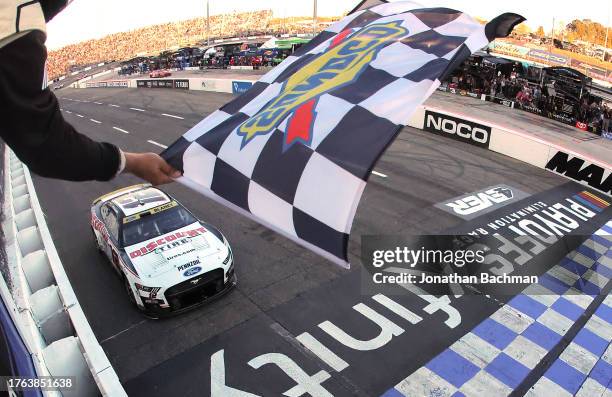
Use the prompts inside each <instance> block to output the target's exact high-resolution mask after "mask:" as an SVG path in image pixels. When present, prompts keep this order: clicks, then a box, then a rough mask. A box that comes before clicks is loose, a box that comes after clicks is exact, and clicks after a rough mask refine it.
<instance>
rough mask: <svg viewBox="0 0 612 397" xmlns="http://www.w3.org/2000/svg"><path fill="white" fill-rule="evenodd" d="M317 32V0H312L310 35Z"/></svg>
mask: <svg viewBox="0 0 612 397" xmlns="http://www.w3.org/2000/svg"><path fill="white" fill-rule="evenodd" d="M316 34H317V0H312V35H313V36H316Z"/></svg>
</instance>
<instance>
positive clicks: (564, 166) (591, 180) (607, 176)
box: [546, 151, 612, 195]
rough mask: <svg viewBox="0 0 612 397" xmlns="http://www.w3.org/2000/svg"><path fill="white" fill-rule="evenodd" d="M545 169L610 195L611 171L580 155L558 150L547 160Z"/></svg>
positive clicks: (611, 187) (611, 193) (611, 190)
mask: <svg viewBox="0 0 612 397" xmlns="http://www.w3.org/2000/svg"><path fill="white" fill-rule="evenodd" d="M546 169H547V170H550V171H553V172H556V173H557V174H560V175H563V176H566V177H568V178H571V179H573V180H575V181H578V182H580V183H582V184H585V185H589V186H590V187H592V188H593V189H597V190H599V191H600V192H603V193H606V194H609V195H612V173H611V172H610V171H609V170H605V169H603V168H602V167H600V166H598V165H597V164H593V163H590V162H588V161H585V160H583V159H581V158H580V157H572V156H570V155H569V154H567V153H565V152H561V151H558V152H557V153H555V155H554V156H553V157H552V158H551V159H550V160H548V163H547V164H546Z"/></svg>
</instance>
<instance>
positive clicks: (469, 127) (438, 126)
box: [423, 110, 491, 149]
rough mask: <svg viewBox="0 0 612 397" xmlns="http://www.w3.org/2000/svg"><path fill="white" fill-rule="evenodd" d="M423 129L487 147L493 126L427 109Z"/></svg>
mask: <svg viewBox="0 0 612 397" xmlns="http://www.w3.org/2000/svg"><path fill="white" fill-rule="evenodd" d="M423 129H424V130H425V131H429V132H433V133H435V134H438V135H443V136H448V137H450V138H453V139H456V140H458V141H462V142H467V143H471V144H472V145H476V146H480V147H483V148H487V149H488V148H489V141H490V139H491V127H487V126H486V125H482V124H478V123H474V122H472V121H468V120H463V119H459V118H456V117H452V116H448V115H446V114H442V113H437V112H432V111H430V110H426V111H425V123H424V127H423Z"/></svg>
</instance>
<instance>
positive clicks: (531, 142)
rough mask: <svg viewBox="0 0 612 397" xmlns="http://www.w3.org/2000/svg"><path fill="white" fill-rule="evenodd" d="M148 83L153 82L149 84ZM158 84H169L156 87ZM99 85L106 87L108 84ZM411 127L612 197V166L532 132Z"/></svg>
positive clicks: (197, 82) (222, 88) (449, 124)
mask: <svg viewBox="0 0 612 397" xmlns="http://www.w3.org/2000/svg"><path fill="white" fill-rule="evenodd" d="M129 81H130V83H129V86H130V87H133V86H138V87H151V88H162V87H163V88H181V89H188V90H203V91H212V92H231V93H233V94H235V95H238V94H242V93H243V92H245V91H247V90H248V89H249V88H250V87H251V85H252V84H253V83H254V81H252V80H232V79H207V78H187V79H158V80H155V79H151V80H138V82H139V84H138V85H136V84H134V82H136V80H129ZM147 81H149V83H145V82H147ZM154 81H155V82H158V83H159V82H161V83H163V82H166V83H168V84H154V83H153V82H154ZM178 81H180V82H181V85H180V86H179V85H177V84H176V82H178ZM98 83H99V84H105V82H98ZM99 86H100V85H99ZM102 86H105V85H102ZM481 99H482V100H485V99H486V96H485V95H482V96H481ZM506 102H508V103H504V102H500V103H502V104H503V105H505V106H508V107H510V108H512V107H514V102H511V101H506ZM408 125H409V126H410V127H415V128H418V129H425V130H427V131H430V132H433V133H437V134H439V135H443V136H447V137H451V138H453V139H456V140H460V141H464V142H467V143H472V144H475V145H478V146H481V147H484V148H486V149H489V150H492V151H494V152H497V153H501V154H504V155H506V156H510V157H512V158H515V159H517V160H521V161H524V162H526V163H529V164H531V165H535V166H536V167H539V168H544V169H546V170H548V171H551V172H554V173H556V174H559V175H562V176H564V177H566V178H569V179H572V180H575V181H577V182H579V183H581V184H583V185H587V186H590V187H592V188H594V189H596V190H598V191H600V192H602V193H605V194H607V195H610V196H612V165H610V164H607V163H605V162H604V161H602V160H598V159H593V158H591V157H590V156H589V155H585V154H582V153H578V152H576V151H574V150H571V149H568V148H565V147H562V146H560V145H557V144H555V143H553V142H549V141H546V140H544V139H541V138H539V137H536V136H535V135H532V134H529V133H528V132H522V131H518V130H515V129H512V128H509V127H507V126H500V125H496V124H494V123H491V122H489V121H482V120H477V119H475V118H471V117H467V116H465V115H462V114H455V113H452V112H449V111H446V110H444V109H439V108H435V107H431V106H428V105H421V106H419V107H418V108H417V110H416V111H415V112H414V113H413V114H412V116H411V118H410V121H409V122H408Z"/></svg>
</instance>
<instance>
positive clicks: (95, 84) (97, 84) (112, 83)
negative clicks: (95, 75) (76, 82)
mask: <svg viewBox="0 0 612 397" xmlns="http://www.w3.org/2000/svg"><path fill="white" fill-rule="evenodd" d="M85 87H87V88H105V87H128V81H127V80H109V81H92V82H88V83H85Z"/></svg>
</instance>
